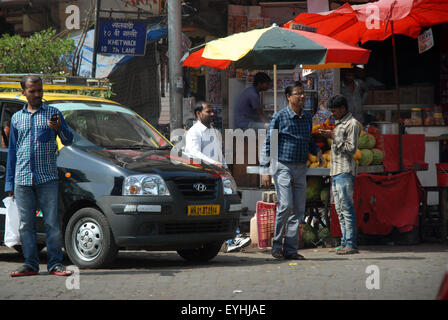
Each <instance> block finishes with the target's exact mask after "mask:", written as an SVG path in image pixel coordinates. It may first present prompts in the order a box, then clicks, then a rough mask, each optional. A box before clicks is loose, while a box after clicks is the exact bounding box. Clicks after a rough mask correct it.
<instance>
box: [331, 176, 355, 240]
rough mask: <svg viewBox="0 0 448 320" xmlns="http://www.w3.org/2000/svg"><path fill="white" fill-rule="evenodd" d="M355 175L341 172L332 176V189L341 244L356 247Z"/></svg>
mask: <svg viewBox="0 0 448 320" xmlns="http://www.w3.org/2000/svg"><path fill="white" fill-rule="evenodd" d="M354 182H355V177H354V176H353V175H352V174H350V173H342V174H338V175H336V176H333V177H332V182H331V183H332V185H331V187H332V191H333V197H334V204H335V207H336V212H337V214H338V217H339V224H340V225H341V231H342V238H341V246H343V247H350V248H353V249H358V246H357V244H356V213H355V209H354V207H353V184H354Z"/></svg>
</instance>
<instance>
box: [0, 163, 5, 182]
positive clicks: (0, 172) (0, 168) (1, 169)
mask: <svg viewBox="0 0 448 320" xmlns="http://www.w3.org/2000/svg"><path fill="white" fill-rule="evenodd" d="M5 176H6V168H5V166H2V165H0V179H3V178H4V177H5Z"/></svg>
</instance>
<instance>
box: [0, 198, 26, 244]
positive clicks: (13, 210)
mask: <svg viewBox="0 0 448 320" xmlns="http://www.w3.org/2000/svg"><path fill="white" fill-rule="evenodd" d="M3 203H4V204H5V207H6V219H5V239H4V241H3V242H4V243H5V245H6V246H7V247H9V248H12V247H13V246H15V245H20V244H22V242H21V241H20V233H19V227H20V217H19V210H18V209H17V204H16V201H15V199H14V198H13V197H6V198H5V199H3Z"/></svg>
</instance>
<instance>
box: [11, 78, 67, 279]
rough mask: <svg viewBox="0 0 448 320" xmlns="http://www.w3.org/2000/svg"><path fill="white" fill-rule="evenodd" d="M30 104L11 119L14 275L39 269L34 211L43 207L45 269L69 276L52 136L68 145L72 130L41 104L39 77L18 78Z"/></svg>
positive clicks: (58, 112) (62, 119) (27, 274)
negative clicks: (20, 259)
mask: <svg viewBox="0 0 448 320" xmlns="http://www.w3.org/2000/svg"><path fill="white" fill-rule="evenodd" d="M20 84H21V86H22V94H23V95H24V96H25V97H26V98H27V101H28V104H27V105H25V106H24V107H23V109H22V110H20V111H18V112H16V113H15V114H14V115H13V116H12V118H11V130H10V137H9V149H8V160H7V166H6V182H5V191H6V192H9V195H10V196H14V197H15V198H16V202H17V208H18V211H19V216H20V228H19V231H20V238H21V242H22V252H23V255H24V257H25V264H24V265H23V266H22V267H20V268H19V269H17V270H16V271H14V272H12V273H10V275H11V276H12V277H20V276H31V275H36V274H38V272H39V253H38V250H37V243H36V229H35V219H36V217H35V213H36V209H37V204H39V208H40V209H41V211H42V215H43V220H44V224H45V231H46V241H47V242H46V246H47V256H48V261H47V268H48V272H49V273H50V274H54V275H59V276H68V275H70V274H72V272H69V271H67V270H66V268H65V267H64V266H63V265H62V259H63V256H62V235H61V231H60V228H59V219H58V172H57V167H56V152H57V143H56V135H57V136H59V138H60V139H61V142H62V143H63V144H64V145H70V144H71V143H72V140H73V134H72V133H71V131H70V129H69V128H68V126H67V124H66V123H65V120H64V117H63V116H62V113H61V112H60V111H59V110H58V109H56V108H54V107H51V106H48V105H46V104H44V103H42V97H43V89H42V79H41V78H40V77H37V76H24V77H23V78H22V80H21V82H20Z"/></svg>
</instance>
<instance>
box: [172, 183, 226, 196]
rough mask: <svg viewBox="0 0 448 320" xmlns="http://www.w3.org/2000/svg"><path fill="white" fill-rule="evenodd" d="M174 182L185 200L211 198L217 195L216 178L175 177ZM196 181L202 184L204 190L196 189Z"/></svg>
mask: <svg viewBox="0 0 448 320" xmlns="http://www.w3.org/2000/svg"><path fill="white" fill-rule="evenodd" d="M174 183H175V184H176V186H177V188H178V190H179V191H180V192H181V193H182V195H183V196H184V199H185V200H202V199H203V200H213V199H216V198H217V197H218V180H216V179H176V180H174ZM197 183H201V184H203V185H204V186H205V190H203V191H198V190H196V189H195V188H194V185H195V184H197Z"/></svg>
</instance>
